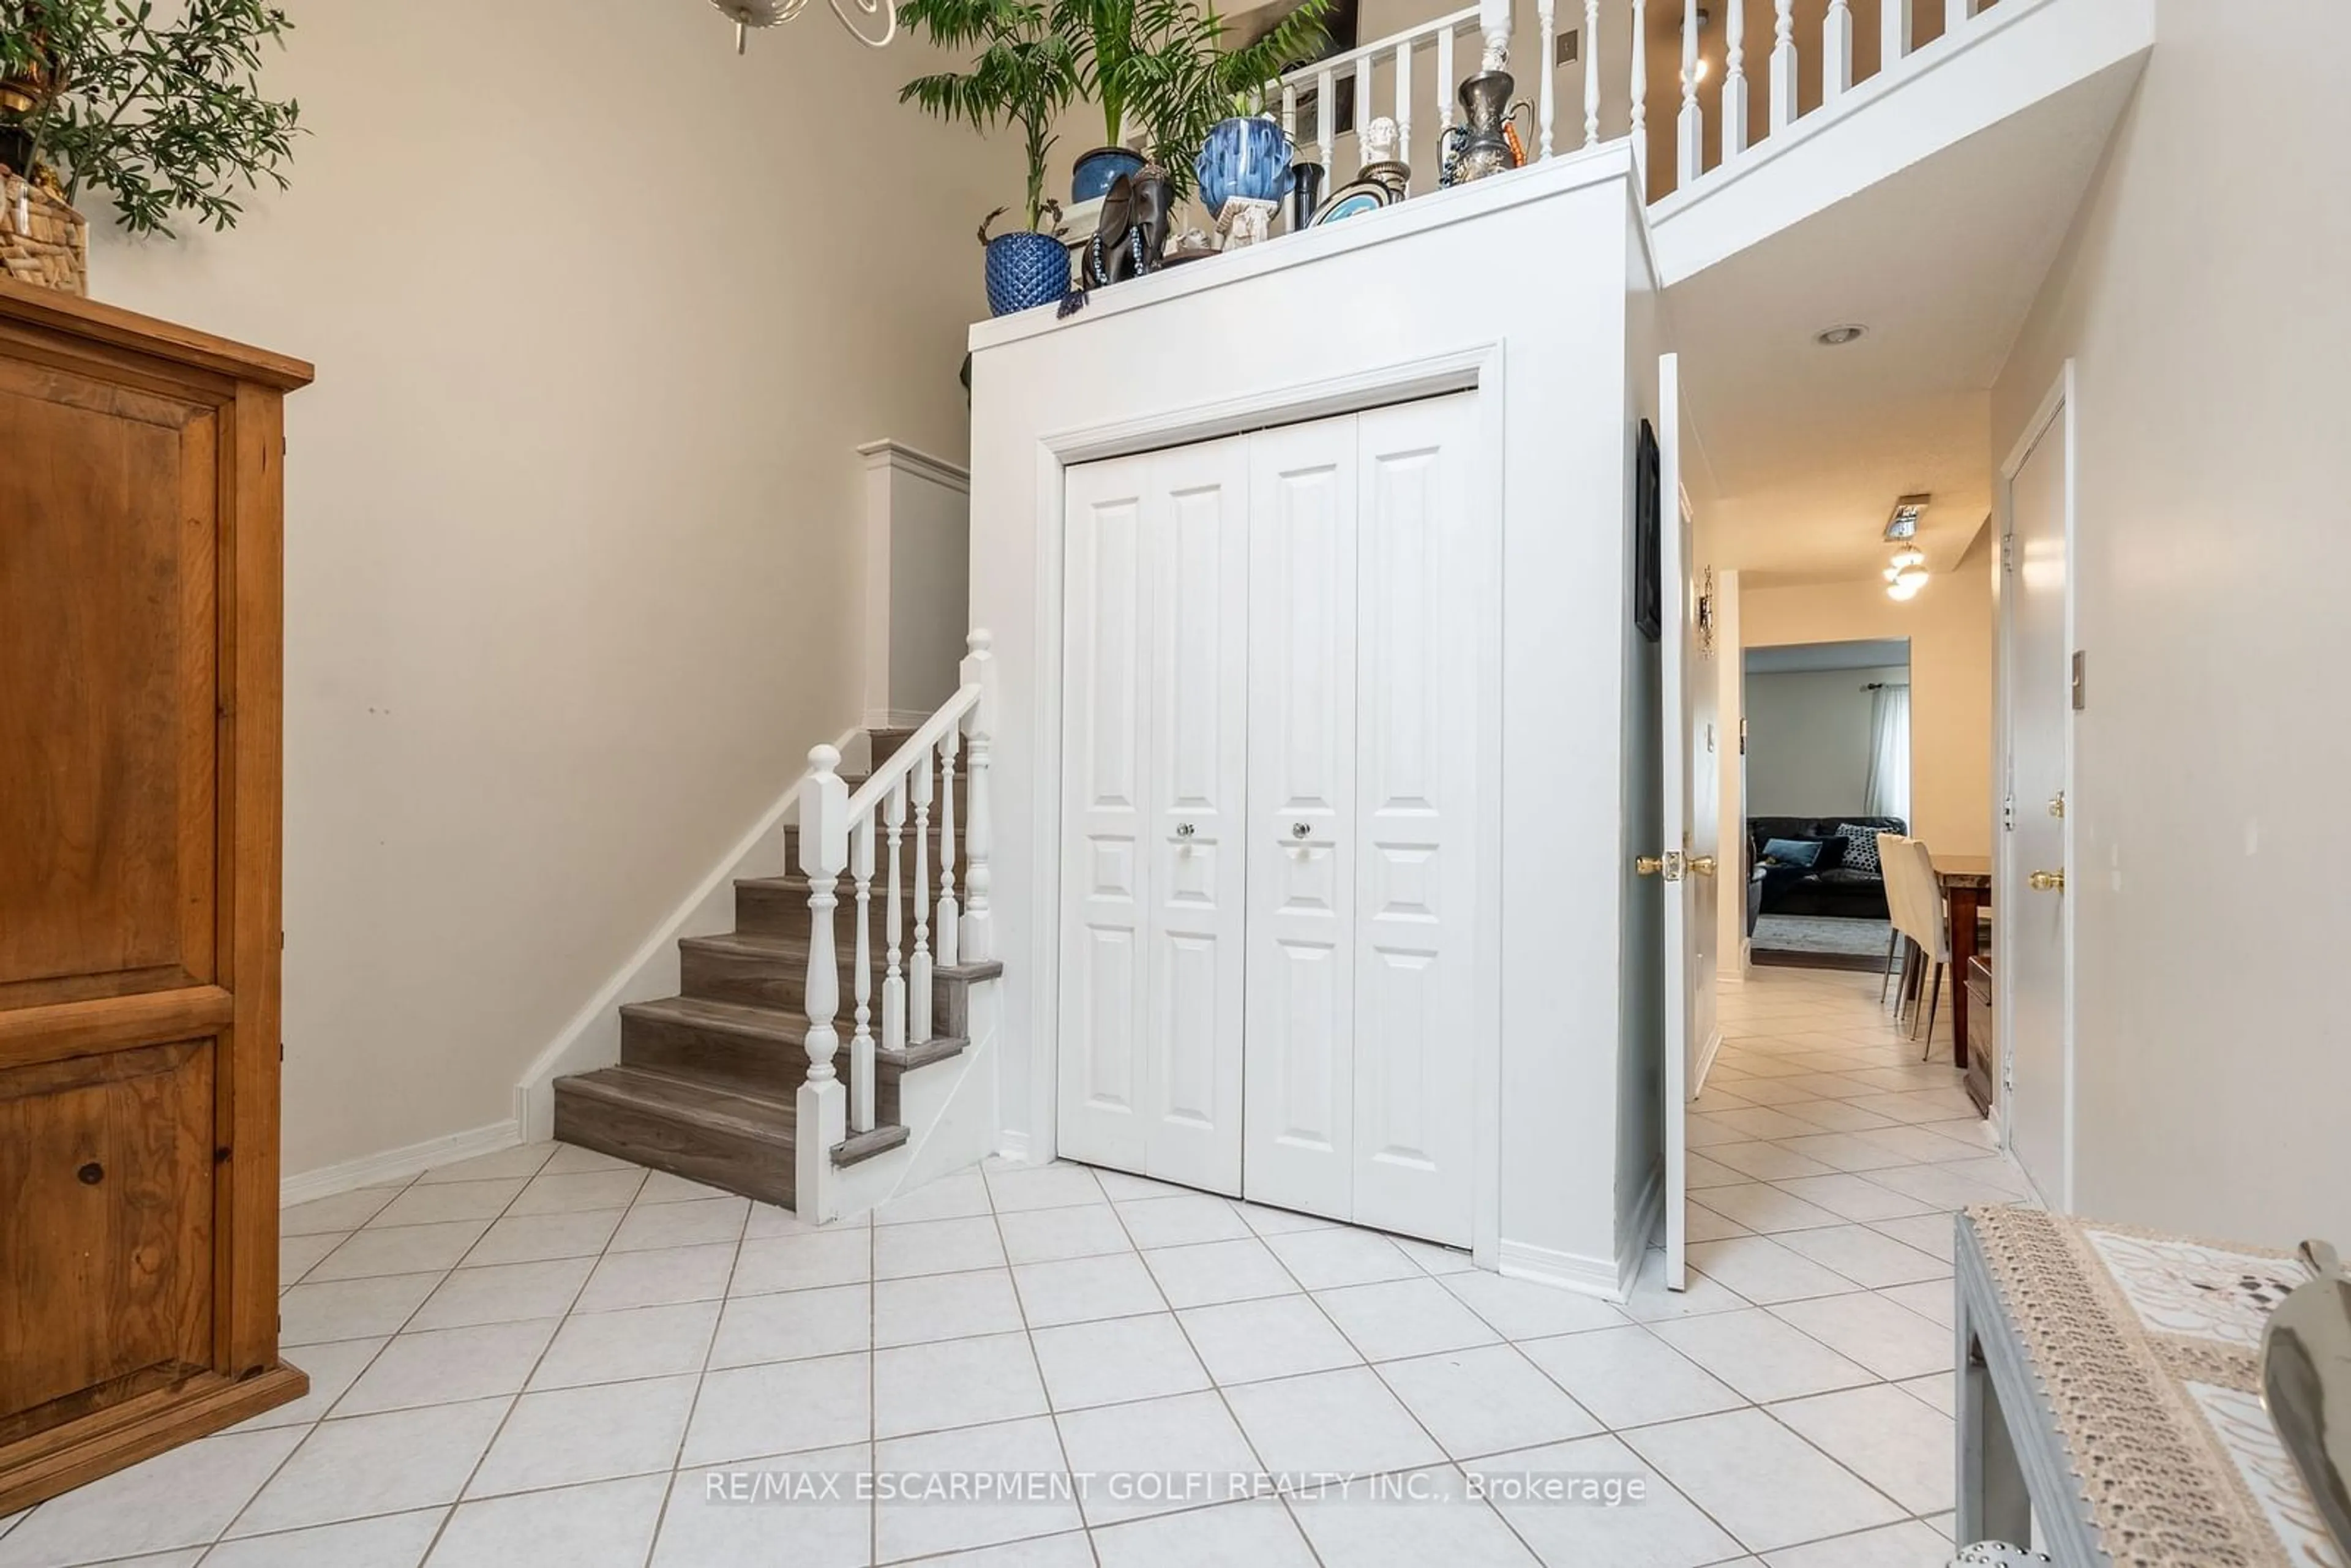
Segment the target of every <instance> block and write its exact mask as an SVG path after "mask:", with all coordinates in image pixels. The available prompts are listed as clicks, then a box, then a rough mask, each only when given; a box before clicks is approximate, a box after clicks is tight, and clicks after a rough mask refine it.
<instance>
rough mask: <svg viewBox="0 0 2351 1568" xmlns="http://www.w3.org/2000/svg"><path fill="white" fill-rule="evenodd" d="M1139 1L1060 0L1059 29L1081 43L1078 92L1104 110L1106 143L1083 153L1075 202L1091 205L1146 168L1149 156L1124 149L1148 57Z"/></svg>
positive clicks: (1055, 22)
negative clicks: (1139, 25) (1140, 72)
mask: <svg viewBox="0 0 2351 1568" xmlns="http://www.w3.org/2000/svg"><path fill="white" fill-rule="evenodd" d="M1136 5H1137V0H1054V4H1053V16H1052V26H1053V31H1054V32H1055V33H1056V34H1057V35H1058V36H1060V37H1064V38H1072V39H1075V40H1077V53H1078V90H1079V93H1080V95H1081V97H1083V98H1085V99H1089V100H1090V101H1092V103H1093V105H1094V106H1095V107H1096V108H1098V109H1099V110H1102V145H1101V146H1099V147H1096V148H1093V149H1092V150H1091V151H1089V152H1081V153H1079V154H1078V161H1077V162H1076V164H1075V165H1074V166H1073V167H1072V168H1071V172H1070V199H1071V201H1073V202H1091V201H1092V200H1093V199H1094V198H1095V197H1097V196H1101V195H1104V194H1106V193H1108V192H1109V190H1110V187H1111V183H1112V182H1113V181H1114V180H1116V179H1117V178H1118V177H1119V176H1120V175H1121V174H1133V173H1134V172H1137V171H1138V170H1140V169H1141V168H1142V167H1143V162H1144V159H1143V154H1142V153H1140V152H1136V151H1134V149H1133V148H1131V147H1128V146H1125V145H1123V138H1124V137H1125V136H1126V135H1127V134H1128V132H1129V131H1130V130H1134V129H1140V128H1139V127H1136V126H1134V124H1133V122H1132V121H1131V120H1130V119H1129V116H1130V114H1131V113H1132V112H1133V110H1134V99H1135V97H1136V93H1137V91H1138V89H1144V88H1145V87H1146V86H1147V84H1146V83H1144V82H1141V81H1138V79H1137V70H1136V64H1137V62H1138V60H1140V59H1141V58H1143V57H1144V56H1145V55H1146V54H1147V52H1148V51H1147V49H1146V48H1145V41H1144V39H1143V37H1141V36H1140V35H1139V34H1138V33H1137V31H1136V26H1137V23H1138V20H1139V18H1138V17H1137V16H1136Z"/></svg>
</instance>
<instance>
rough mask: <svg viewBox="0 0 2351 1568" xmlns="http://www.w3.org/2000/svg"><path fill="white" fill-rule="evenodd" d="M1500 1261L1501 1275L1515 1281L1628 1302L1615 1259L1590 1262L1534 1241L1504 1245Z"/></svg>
mask: <svg viewBox="0 0 2351 1568" xmlns="http://www.w3.org/2000/svg"><path fill="white" fill-rule="evenodd" d="M1497 1261H1498V1262H1499V1265H1500V1267H1499V1270H1497V1271H1498V1272H1499V1273H1502V1274H1504V1275H1507V1276H1508V1277H1510V1279H1513V1280H1532V1281H1535V1282H1536V1283H1537V1284H1541V1285H1557V1286H1558V1287H1560V1288H1561V1289H1562V1290H1566V1291H1579V1292H1581V1293H1582V1294H1583V1295H1587V1296H1598V1297H1599V1298H1600V1299H1601V1300H1603V1301H1623V1300H1624V1299H1625V1289H1624V1287H1623V1286H1622V1285H1621V1284H1620V1283H1619V1282H1618V1280H1617V1268H1616V1260H1614V1258H1587V1257H1585V1256H1584V1255H1583V1254H1582V1253H1580V1252H1561V1251H1557V1250H1555V1249H1552V1248H1549V1247H1538V1246H1536V1245H1534V1244H1533V1243H1532V1242H1530V1241H1504V1242H1503V1243H1502V1244H1501V1249H1500V1251H1499V1255H1498V1258H1497Z"/></svg>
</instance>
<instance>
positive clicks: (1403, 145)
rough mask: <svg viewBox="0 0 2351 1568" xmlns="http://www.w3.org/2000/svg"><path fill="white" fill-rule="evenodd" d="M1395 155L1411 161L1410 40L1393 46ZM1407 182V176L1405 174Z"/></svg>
mask: <svg viewBox="0 0 2351 1568" xmlns="http://www.w3.org/2000/svg"><path fill="white" fill-rule="evenodd" d="M1392 85H1393V86H1394V88H1395V122H1396V156H1397V157H1398V158H1401V159H1403V160H1404V161H1405V162H1406V163H1410V162H1412V40H1411V39H1410V38H1406V39H1405V41H1404V42H1403V43H1401V44H1398V45H1397V46H1396V47H1395V82H1394V83H1393V84H1392ZM1407 183H1409V176H1407Z"/></svg>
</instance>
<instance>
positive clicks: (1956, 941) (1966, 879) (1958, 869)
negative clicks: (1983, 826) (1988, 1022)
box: [1930, 852, 1991, 1071]
mask: <svg viewBox="0 0 2351 1568" xmlns="http://www.w3.org/2000/svg"><path fill="white" fill-rule="evenodd" d="M1930 858H1931V859H1932V860H1933V861H1934V862H1935V881H1936V882H1937V883H1938V884H1940V886H1941V887H1942V890H1943V907H1944V908H1945V909H1947V910H1949V912H1950V922H1951V1065H1952V1066H1954V1067H1957V1068H1959V1069H1960V1070H1961V1071H1965V1070H1966V1068H1967V1065H1968V988H1967V986H1966V984H1965V983H1964V982H1965V977H1966V975H1967V972H1968V960H1969V959H1970V958H1972V957H1974V956H1976V951H1977V949H1976V927H1977V926H1978V925H1980V922H1981V916H1982V914H1983V912H1984V911H1985V910H1986V909H1989V908H1991V856H1990V855H1947V854H1942V853H1939V852H1938V853H1934V854H1932V855H1931V857H1930Z"/></svg>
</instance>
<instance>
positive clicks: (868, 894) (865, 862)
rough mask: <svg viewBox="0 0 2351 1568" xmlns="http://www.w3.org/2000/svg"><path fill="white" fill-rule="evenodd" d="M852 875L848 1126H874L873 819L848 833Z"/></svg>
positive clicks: (855, 1128) (868, 1128) (856, 1128)
mask: <svg viewBox="0 0 2351 1568" xmlns="http://www.w3.org/2000/svg"><path fill="white" fill-rule="evenodd" d="M849 875H850V882H851V885H852V888H853V889H854V891H855V894H856V897H857V942H856V947H857V967H855V968H853V969H852V970H851V971H850V976H851V980H850V987H851V990H852V995H853V997H854V998H855V1000H856V1009H855V1011H854V1012H853V1013H852V1017H853V1019H855V1022H854V1024H853V1025H852V1029H851V1030H850V1035H849V1130H850V1131H851V1132H852V1133H870V1132H872V1130H873V1030H872V1025H871V1023H870V1021H869V1020H871V1019H872V1016H873V1015H872V1000H873V946H872V935H871V932H872V924H873V921H872V904H873V819H872V816H871V815H870V814H869V815H866V816H862V817H860V818H859V819H858V820H857V824H856V826H854V827H853V828H852V829H851V830H850V835H849Z"/></svg>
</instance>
